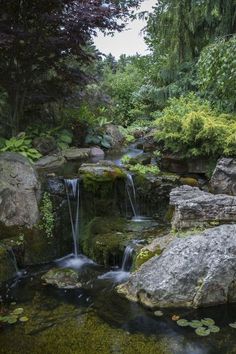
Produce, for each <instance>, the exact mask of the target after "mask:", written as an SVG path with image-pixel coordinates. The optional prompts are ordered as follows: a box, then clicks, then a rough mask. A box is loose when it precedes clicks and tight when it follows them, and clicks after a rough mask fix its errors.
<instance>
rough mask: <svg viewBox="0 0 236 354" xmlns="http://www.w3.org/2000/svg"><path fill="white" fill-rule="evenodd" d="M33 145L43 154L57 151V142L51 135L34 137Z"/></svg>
mask: <svg viewBox="0 0 236 354" xmlns="http://www.w3.org/2000/svg"><path fill="white" fill-rule="evenodd" d="M33 147H34V148H35V149H37V150H38V151H39V152H40V153H41V154H42V155H43V156H45V155H48V154H50V153H53V152H56V151H57V143H56V140H55V139H54V138H53V137H52V136H45V137H38V138H35V139H34V140H33Z"/></svg>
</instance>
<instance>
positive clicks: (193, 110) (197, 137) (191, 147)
mask: <svg viewBox="0 0 236 354" xmlns="http://www.w3.org/2000/svg"><path fill="white" fill-rule="evenodd" d="M156 126H157V128H158V130H157V133H156V138H157V140H158V142H159V143H161V145H162V146H163V149H164V150H166V151H170V152H172V153H178V154H180V155H182V157H198V156H202V157H204V156H208V157H217V156H220V155H236V135H235V134H236V116H233V115H230V114H222V113H221V114H220V113H219V112H218V111H216V110H214V109H212V108H211V106H210V104H209V102H207V101H203V100H201V99H199V98H198V97H196V96H195V95H194V94H190V95H188V96H186V97H180V98H178V99H177V98H174V99H171V100H170V101H169V106H168V107H167V108H165V109H164V111H163V114H162V116H161V118H158V119H157V120H156Z"/></svg>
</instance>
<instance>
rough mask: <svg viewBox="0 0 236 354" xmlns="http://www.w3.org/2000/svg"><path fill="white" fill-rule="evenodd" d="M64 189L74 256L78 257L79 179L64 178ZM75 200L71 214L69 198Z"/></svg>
mask: <svg viewBox="0 0 236 354" xmlns="http://www.w3.org/2000/svg"><path fill="white" fill-rule="evenodd" d="M64 183H65V189H66V196H67V202H68V209H69V215H70V223H71V230H72V236H73V245H74V256H75V257H78V239H79V206H80V203H79V201H80V190H79V179H78V178H75V179H65V180H64ZM72 199H74V200H75V201H76V209H75V214H74V215H73V210H72V203H71V200H72Z"/></svg>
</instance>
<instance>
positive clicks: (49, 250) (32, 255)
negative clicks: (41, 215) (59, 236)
mask: <svg viewBox="0 0 236 354" xmlns="http://www.w3.org/2000/svg"><path fill="white" fill-rule="evenodd" d="M24 245H25V254H24V264H25V265H34V264H43V263H47V262H50V261H52V260H54V259H55V258H57V257H58V256H59V247H58V246H59V245H58V244H57V240H56V238H55V237H50V238H48V237H47V235H46V234H45V232H44V231H43V230H39V229H38V228H33V229H31V230H30V229H29V230H25V231H24Z"/></svg>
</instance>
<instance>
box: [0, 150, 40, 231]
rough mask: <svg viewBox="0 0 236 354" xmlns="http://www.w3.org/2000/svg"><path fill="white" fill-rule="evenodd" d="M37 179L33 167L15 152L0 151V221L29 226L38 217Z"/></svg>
mask: <svg viewBox="0 0 236 354" xmlns="http://www.w3.org/2000/svg"><path fill="white" fill-rule="evenodd" d="M39 198H40V182H39V180H38V177H37V174H36V172H35V169H34V167H33V166H32V165H31V163H30V162H29V160H28V159H27V158H25V157H24V156H22V155H20V154H16V153H10V152H7V153H3V154H1V155H0V223H1V224H2V226H3V227H14V226H17V227H26V228H31V227H33V226H34V225H35V224H36V223H37V222H38V220H39V208H38V202H39ZM0 238H3V235H1V230H0Z"/></svg>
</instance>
